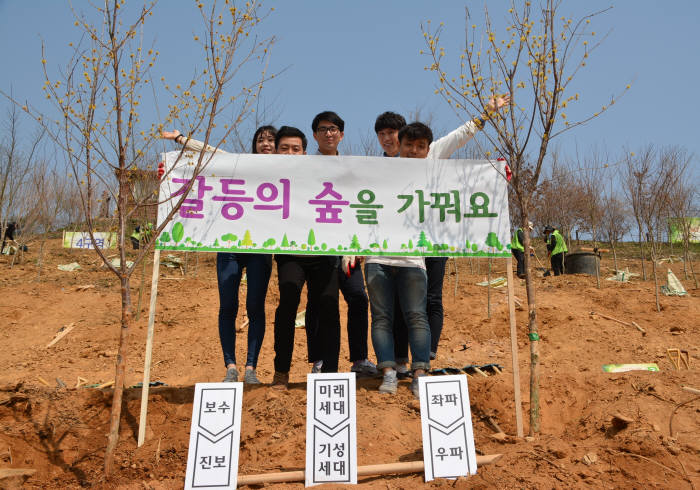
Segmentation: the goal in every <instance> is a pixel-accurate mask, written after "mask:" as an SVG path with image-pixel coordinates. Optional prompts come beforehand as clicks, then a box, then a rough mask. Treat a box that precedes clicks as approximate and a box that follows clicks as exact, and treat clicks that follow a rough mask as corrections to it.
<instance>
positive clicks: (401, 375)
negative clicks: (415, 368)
mask: <svg viewBox="0 0 700 490" xmlns="http://www.w3.org/2000/svg"><path fill="white" fill-rule="evenodd" d="M411 376H413V373H412V372H411V371H409V370H408V369H407V368H406V366H404V367H403V369H402V370H399V369H397V370H396V377H397V378H398V379H408V378H410V377H411Z"/></svg>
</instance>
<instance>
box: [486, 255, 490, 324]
mask: <svg viewBox="0 0 700 490" xmlns="http://www.w3.org/2000/svg"><path fill="white" fill-rule="evenodd" d="M486 283H487V285H486V316H487V318H491V257H489V272H488V279H487V280H486Z"/></svg>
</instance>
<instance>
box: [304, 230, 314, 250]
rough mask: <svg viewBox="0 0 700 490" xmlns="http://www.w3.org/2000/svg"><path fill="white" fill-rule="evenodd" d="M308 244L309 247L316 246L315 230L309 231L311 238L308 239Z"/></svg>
mask: <svg viewBox="0 0 700 490" xmlns="http://www.w3.org/2000/svg"><path fill="white" fill-rule="evenodd" d="M306 243H308V244H309V247H313V246H314V245H316V235H314V230H313V229H310V230H309V236H308V237H307V238H306Z"/></svg>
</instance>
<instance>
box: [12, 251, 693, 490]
mask: <svg viewBox="0 0 700 490" xmlns="http://www.w3.org/2000/svg"><path fill="white" fill-rule="evenodd" d="M59 247H60V241H59V240H53V241H51V242H50V243H49V245H48V250H47V254H46V257H45V260H44V266H43V268H42V271H41V277H40V279H39V278H38V269H37V266H36V263H35V262H36V256H35V254H32V253H29V254H28V255H27V257H26V260H25V262H24V263H22V264H19V265H17V264H15V265H14V266H13V267H12V268H10V267H9V261H10V258H9V257H7V256H2V257H0V270H2V277H0V314H1V317H2V321H1V322H0V345H1V348H2V354H1V355H0V468H33V469H35V470H36V473H35V474H34V476H32V477H31V478H30V479H29V480H27V482H26V483H25V487H27V488H76V487H81V486H86V487H89V486H95V487H98V488H134V489H136V488H154V489H159V488H180V487H181V486H182V484H183V478H184V474H185V466H186V459H187V444H188V437H189V424H190V417H191V411H192V395H193V384H194V383H196V382H205V381H220V380H221V378H222V377H223V375H224V367H223V362H222V356H221V350H220V347H219V341H218V332H217V324H216V316H217V306H218V296H217V289H216V278H215V268H214V256H213V254H199V259H197V260H196V259H195V254H190V255H189V257H188V267H187V269H188V271H187V275H183V274H182V273H181V271H180V270H178V269H169V268H166V267H161V276H160V287H159V296H158V307H157V313H156V335H155V344H154V359H153V369H152V380H157V381H162V382H163V383H165V384H166V385H167V386H163V387H159V388H152V391H151V396H150V402H149V418H148V430H147V440H146V443H145V445H144V446H143V447H141V448H137V447H136V433H137V430H138V427H137V426H138V414H139V405H140V393H141V392H140V389H139V388H129V389H128V390H127V391H126V396H125V402H124V411H123V415H122V424H121V427H122V430H121V441H120V444H119V447H118V452H117V468H118V470H117V471H116V474H115V475H114V476H113V477H112V478H111V479H109V480H105V479H104V477H103V475H102V463H103V455H104V448H105V445H106V433H107V431H108V418H109V410H110V401H111V390H110V389H109V388H107V389H96V388H89V387H80V388H77V389H76V388H75V386H76V383H77V382H78V377H81V378H84V379H85V380H86V382H87V383H88V384H98V383H104V382H107V381H109V380H110V379H113V376H114V362H115V358H116V350H117V336H118V330H119V317H120V304H119V294H118V285H117V282H116V280H115V278H114V277H113V275H112V274H111V273H109V272H107V271H106V270H105V269H104V268H102V267H100V265H99V262H98V259H97V256H96V255H95V254H94V253H92V252H89V251H70V250H64V249H61V248H59ZM74 261H75V262H78V263H79V264H80V265H81V269H80V270H79V271H76V272H62V271H59V270H58V269H57V265H58V264H66V263H70V262H74ZM457 263H458V272H457V273H455V271H454V269H452V270H450V273H449V275H448V276H447V277H446V281H445V291H444V303H445V328H444V330H443V336H442V339H441V343H440V349H439V352H438V359H437V360H436V361H435V362H434V367H446V366H449V367H462V366H464V365H467V364H486V363H499V364H501V365H503V366H504V367H505V370H504V371H503V373H502V374H497V375H492V376H489V377H486V378H485V377H476V376H475V377H471V378H469V393H470V398H471V405H472V414H473V420H474V434H475V438H476V447H477V450H478V451H479V452H480V453H482V454H495V453H502V454H503V455H504V456H503V457H502V458H501V459H500V460H499V461H498V462H496V463H495V464H493V465H488V466H484V467H481V468H480V469H479V473H478V475H476V476H474V477H471V478H469V479H468V480H466V479H459V480H457V481H456V482H455V481H436V482H432V483H430V484H427V485H426V484H424V483H423V479H422V475H418V474H412V475H393V476H381V477H366V478H361V479H360V482H359V483H360V485H361V486H362V487H367V488H417V487H422V486H428V487H447V486H450V487H453V486H454V487H457V488H466V487H469V488H472V487H473V488H674V489H677V488H691V489H692V488H700V417H699V414H700V397H698V396H696V395H693V394H691V393H688V392H685V391H682V390H681V386H682V385H689V386H694V387H695V388H700V376H699V374H698V372H699V367H700V321H698V318H700V300H699V299H698V296H699V295H700V290H694V289H692V287H693V283H692V281H689V280H683V273H682V272H681V265H680V264H678V263H675V264H672V265H670V266H669V264H663V265H661V266H659V272H660V273H661V276H662V278H664V282H665V272H666V269H667V267H671V268H672V269H673V270H674V272H675V273H676V275H677V276H678V277H679V278H680V279H681V280H682V282H683V284H684V285H685V287H686V289H688V291H689V292H690V296H689V297H665V296H662V298H661V305H662V311H661V312H660V313H657V312H656V308H655V301H654V293H653V283H652V282H651V281H641V280H639V279H634V280H633V281H632V282H630V283H624V284H622V283H615V282H610V281H604V280H603V281H601V288H600V289H598V288H597V287H596V280H595V277H590V276H584V275H566V276H561V277H548V278H538V279H537V283H536V289H537V302H538V305H539V309H538V318H539V324H540V335H541V338H542V341H541V361H542V369H541V386H542V388H541V390H542V396H541V400H542V401H541V416H542V430H541V433H540V434H539V435H537V436H536V437H535V438H534V439H532V440H524V439H518V438H516V437H514V436H515V433H516V429H515V417H514V413H515V411H514V402H513V384H512V382H513V381H512V363H511V356H510V340H509V327H508V311H507V302H506V294H505V288H504V289H499V290H492V291H491V317H490V318H488V315H487V290H486V289H485V288H483V287H479V286H476V285H475V283H476V282H479V281H482V280H484V279H485V275H486V261H485V260H482V261H481V262H480V263H479V262H477V261H476V260H474V261H471V262H470V260H468V259H460V260H458V261H457ZM647 265H649V264H647ZM698 265H700V264H695V268H696V270H697V269H698ZM622 266H623V267H624V266H628V267H630V270H632V271H634V272H640V270H639V262H638V261H636V260H623V261H622ZM494 267H495V272H494V276H497V275H504V273H505V272H504V262H501V263H495V265H494ZM611 267H612V259H611V258H609V257H607V256H606V257H605V258H604V261H603V266H602V269H603V271H606V272H607V270H608V269H609V268H611ZM144 273H145V283H146V284H145V288H144V289H145V290H144V292H143V299H142V301H141V308H140V315H139V318H138V320H137V321H136V322H135V326H134V328H133V329H132V335H131V341H130V350H131V356H130V358H129V359H128V362H129V367H128V372H127V384H128V386H132V385H134V384H136V383H138V382H140V381H141V379H142V372H143V357H144V345H145V339H146V321H147V316H148V307H147V305H148V298H149V286H150V277H151V271H150V265H148V266H147V267H146V268H145V270H144ZM140 277H141V269H140V268H139V270H138V271H137V272H136V273H135V275H134V279H133V286H134V289H133V291H132V293H133V298H134V304H135V305H136V304H137V303H138V295H139V285H140ZM81 286H90V287H86V288H81ZM244 290H245V288H242V294H241V303H242V304H243V305H244V304H245V293H244ZM515 292H516V296H517V297H518V298H519V299H521V300H523V302H524V300H525V297H526V295H525V289H524V283H521V281H517V283H516V285H515ZM277 299H278V290H277V280H276V277H275V276H274V273H273V278H272V281H271V283H270V290H269V294H268V308H267V319H268V331H267V335H266V337H265V342H264V346H263V350H262V353H261V359H260V364H259V367H258V375H259V377H260V378H261V379H262V380H263V381H264V382H268V383H269V382H270V381H271V378H272V369H273V368H272V360H273V356H274V352H273V348H272V343H273V342H272V340H273V336H272V319H273V316H274V310H275V307H276V304H277ZM302 307H303V305H302ZM344 308H345V305H344V304H343V301H342V300H341V309H342V311H343V312H344V311H345V309H344ZM242 310H244V308H242ZM591 312H598V313H602V314H604V315H608V316H612V317H615V318H619V319H621V320H625V321H635V322H637V323H638V324H639V325H640V326H641V327H643V328H644V329H645V330H646V332H647V333H646V335H642V333H641V332H639V331H638V330H636V329H635V328H632V327H628V326H625V325H622V324H619V323H616V322H614V321H610V320H606V319H604V318H602V317H601V316H598V315H595V314H592V313H591ZM516 313H517V325H518V345H519V353H518V355H519V359H520V363H519V365H520V386H521V387H522V393H523V404H522V405H523V406H522V408H523V413H524V418H525V430H526V434H527V430H528V416H527V414H528V410H529V404H528V399H529V396H528V386H529V343H528V339H527V327H526V322H527V318H526V311H525V310H524V309H519V310H518V311H517V312H516ZM343 314H344V313H343ZM244 320H245V316H244V315H239V322H238V323H239V325H240V324H242V323H243V321H244ZM71 323H74V324H75V327H74V329H73V330H72V331H71V332H70V333H68V334H67V335H66V336H65V337H64V338H62V339H61V340H60V341H58V342H57V343H56V344H55V345H53V346H52V347H49V348H47V347H46V345H47V344H48V343H49V342H50V341H51V340H52V339H53V338H54V336H55V335H56V334H57V332H58V331H59V329H61V327H62V326H67V325H69V324H71ZM344 323H345V321H344V320H343V324H344ZM238 339H239V341H238V346H239V347H238V356H239V358H242V359H243V358H245V332H244V331H242V332H239V337H238ZM305 342H306V339H305V334H304V331H303V329H300V330H297V336H296V346H295V354H294V361H293V367H292V373H291V380H292V387H291V389H290V390H289V391H288V392H281V393H280V392H276V391H274V390H270V389H269V387H268V386H267V385H262V386H260V387H254V388H252V389H250V388H246V392H245V397H244V399H243V419H242V430H241V454H240V467H239V474H241V475H245V474H255V473H266V472H277V471H286V470H299V469H303V467H304V447H305V440H304V438H305V418H304V415H305V404H306V395H305V384H304V380H305V376H306V373H307V372H308V371H309V365H308V364H307V362H306V343H305ZM668 348H680V349H684V350H687V351H688V352H689V353H690V369H682V370H680V371H678V370H676V369H675V368H673V366H672V364H671V362H670V361H669V359H668V358H667V355H666V349H668ZM370 351H371V349H370ZM341 357H342V361H341V369H342V370H349V367H350V364H349V362H348V361H347V342H346V340H345V332H343V340H342V351H341ZM646 362H656V363H657V364H658V365H659V368H660V369H661V371H660V372H656V373H653V372H640V371H636V372H628V373H620V374H608V373H604V372H603V371H602V369H601V365H602V364H606V363H646ZM58 380H61V382H63V383H64V384H65V385H66V387H60V386H58V384H59V383H58ZM378 384H379V381H378V380H360V381H359V382H358V393H357V404H358V407H357V411H358V418H357V422H358V445H359V446H358V457H359V464H360V465H366V464H378V463H390V462H396V461H414V460H420V459H422V452H421V451H422V450H421V431H420V414H419V412H418V405H417V403H416V402H415V401H413V399H412V397H411V394H410V392H409V390H408V382H405V381H404V382H402V383H401V385H400V387H399V392H398V393H397V394H396V396H382V395H381V394H379V393H378V392H377V390H376V388H377V386H378ZM613 414H620V415H623V416H624V417H627V418H629V419H631V422H630V423H629V424H628V425H626V426H625V427H622V426H616V425H615V424H613V422H612V419H613ZM486 415H488V416H491V417H492V418H493V420H495V421H496V423H497V424H498V425H499V426H500V427H501V429H502V430H503V431H504V432H505V433H506V434H507V437H506V438H505V439H504V440H498V439H496V438H494V437H492V435H493V434H494V432H495V431H494V429H493V427H492V426H491V425H490V424H489V423H488V421H487V420H486V418H485V416H486ZM301 485H302V483H296V484H284V485H283V484H279V485H270V487H274V488H287V487H289V488H292V487H293V488H299V487H301ZM0 486H2V484H0Z"/></svg>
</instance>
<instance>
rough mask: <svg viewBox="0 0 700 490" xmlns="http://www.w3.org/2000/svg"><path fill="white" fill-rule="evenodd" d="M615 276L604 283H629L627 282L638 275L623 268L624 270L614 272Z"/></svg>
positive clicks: (627, 268)
mask: <svg viewBox="0 0 700 490" xmlns="http://www.w3.org/2000/svg"><path fill="white" fill-rule="evenodd" d="M614 272H615V275H614V276H611V277H608V278H606V279H605V280H606V281H617V282H629V280H630V279H631V278H633V277H639V274H637V273H636V272H630V269H629V267H625V270H623V271H620V270H616V271H614Z"/></svg>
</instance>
